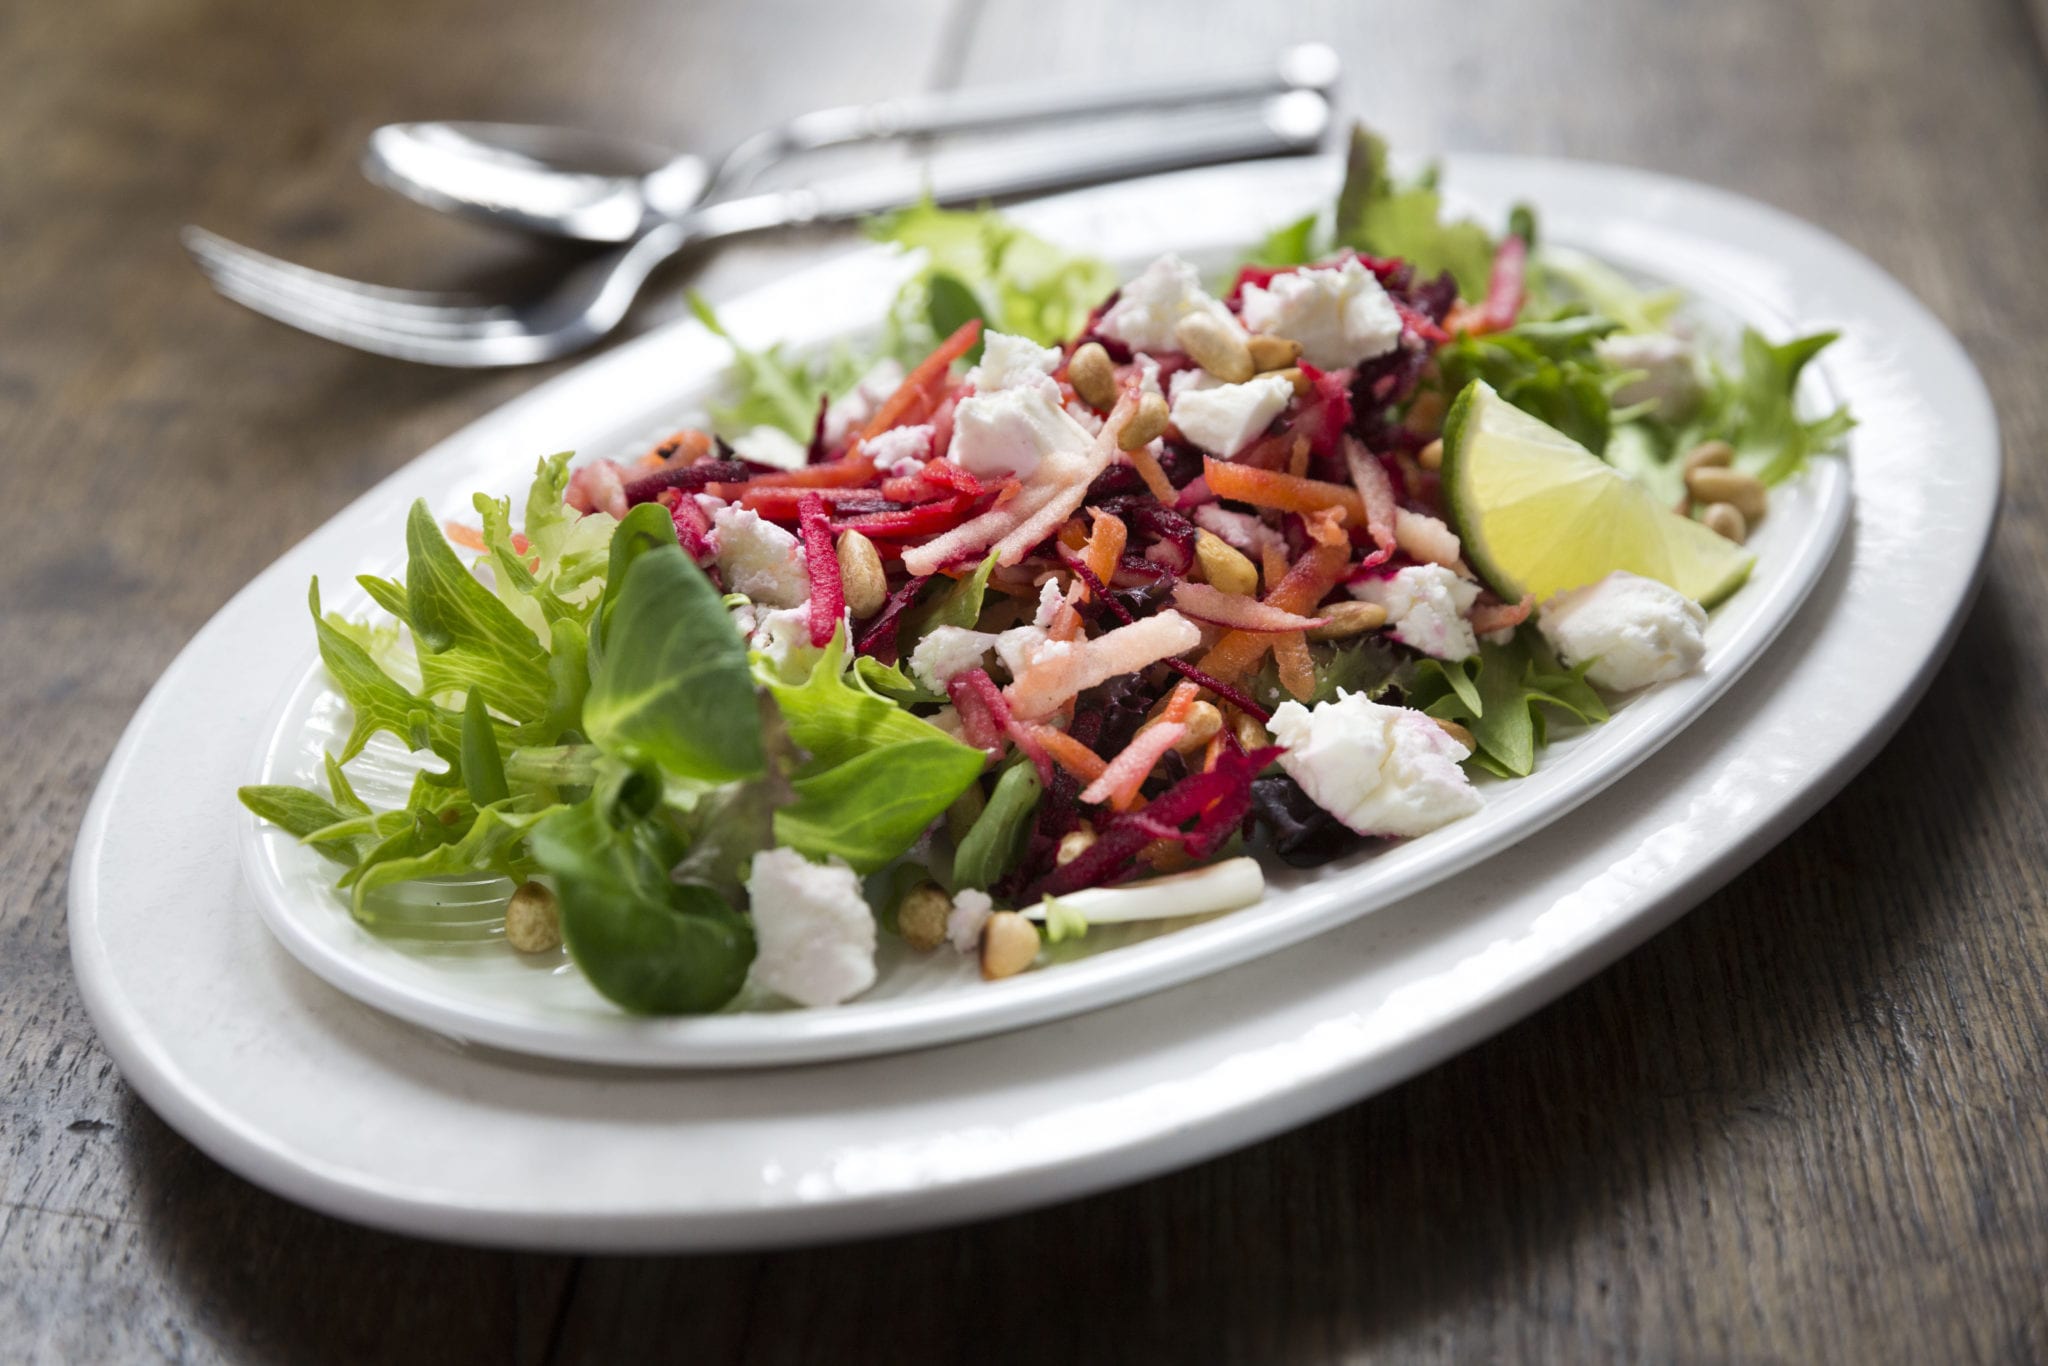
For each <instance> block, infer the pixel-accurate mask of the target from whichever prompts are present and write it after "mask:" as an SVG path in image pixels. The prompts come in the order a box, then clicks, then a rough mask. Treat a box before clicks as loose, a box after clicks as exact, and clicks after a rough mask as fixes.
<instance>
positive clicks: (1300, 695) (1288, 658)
mask: <svg viewBox="0 0 2048 1366" xmlns="http://www.w3.org/2000/svg"><path fill="white" fill-rule="evenodd" d="M1273 662H1274V663H1275V664H1278V665H1279V666H1280V686H1281V687H1283V688H1285V689H1287V691H1288V692H1290V693H1293V694H1294V698H1295V700H1296V701H1298V702H1306V701H1308V698H1309V694H1310V693H1313V692H1314V691H1315V690H1316V670H1315V665H1314V664H1313V663H1312V662H1310V660H1309V657H1308V637H1306V636H1304V635H1302V633H1301V632H1299V631H1288V632H1286V633H1285V634H1283V635H1277V636H1274V637H1273Z"/></svg>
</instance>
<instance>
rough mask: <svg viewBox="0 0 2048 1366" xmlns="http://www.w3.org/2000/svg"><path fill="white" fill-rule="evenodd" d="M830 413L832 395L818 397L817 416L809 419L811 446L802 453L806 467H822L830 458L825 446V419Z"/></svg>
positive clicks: (829, 452)
mask: <svg viewBox="0 0 2048 1366" xmlns="http://www.w3.org/2000/svg"><path fill="white" fill-rule="evenodd" d="M831 411H832V395H830V394H819V395H818V415H817V416H816V417H814V418H812V419H811V444H810V448H809V449H808V450H806V451H805V452H804V463H805V464H806V465H822V464H824V463H825V462H826V461H827V460H829V459H831V458H832V452H831V450H830V448H829V447H827V446H826V444H825V418H826V416H827V415H828V414H830V412H831Z"/></svg>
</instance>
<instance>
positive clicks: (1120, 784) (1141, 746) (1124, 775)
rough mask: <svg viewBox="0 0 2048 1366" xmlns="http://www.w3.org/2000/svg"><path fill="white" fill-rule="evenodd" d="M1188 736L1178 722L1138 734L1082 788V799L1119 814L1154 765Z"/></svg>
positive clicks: (1149, 728)
mask: <svg viewBox="0 0 2048 1366" xmlns="http://www.w3.org/2000/svg"><path fill="white" fill-rule="evenodd" d="M1187 733H1188V728H1187V726H1186V725H1184V724H1183V723H1181V722H1179V721H1162V722H1160V723H1159V724H1158V725H1156V726H1149V727H1147V728H1146V729H1144V730H1141V731H1139V732H1138V733H1137V734H1136V735H1135V736H1133V737H1132V738H1131V742H1130V743H1129V744H1128V745H1125V746H1124V751H1123V753H1121V754H1119V755H1117V756H1116V758H1114V759H1111V760H1110V761H1109V767H1107V768H1105V769H1103V770H1102V775H1101V776H1100V777H1098V778H1097V779H1096V780H1095V781H1094V782H1092V783H1090V784H1089V785H1088V786H1087V787H1086V788H1085V789H1083V791H1082V793H1081V800H1082V801H1084V802H1108V803H1109V804H1110V805H1111V806H1112V807H1114V808H1115V809H1117V810H1118V811H1123V810H1127V809H1129V807H1130V804H1131V803H1132V802H1133V801H1134V800H1135V799H1136V798H1137V795H1138V789H1139V788H1141V787H1143V786H1144V785H1145V779H1146V778H1148V777H1150V776H1151V773H1152V769H1153V767H1154V765H1156V764H1157V763H1158V762H1159V761H1160V760H1161V759H1162V758H1164V757H1165V756H1166V752H1167V751H1168V750H1170V749H1172V748H1173V747H1174V746H1175V745H1177V744H1179V743H1180V739H1181V737H1182V736H1184V735H1186V734H1187Z"/></svg>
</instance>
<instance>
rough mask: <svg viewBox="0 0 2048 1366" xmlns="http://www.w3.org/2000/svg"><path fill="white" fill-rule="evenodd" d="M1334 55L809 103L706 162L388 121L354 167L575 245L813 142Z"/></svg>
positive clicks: (503, 132) (471, 214)
mask: <svg viewBox="0 0 2048 1366" xmlns="http://www.w3.org/2000/svg"><path fill="white" fill-rule="evenodd" d="M1338 71H1339V63H1338V59H1337V54H1336V53H1335V52H1334V51H1333V50H1332V49H1330V48H1329V47H1327V46H1325V45H1323V44H1321V43H1305V44H1302V45H1300V46H1296V47H1291V48H1288V49H1287V50H1286V51H1284V52H1282V53H1281V54H1280V56H1279V57H1278V59H1277V60H1275V61H1273V62H1270V63H1268V64H1267V65H1265V66H1264V67H1261V68H1258V69H1256V70H1251V71H1244V72H1239V73H1231V74H1223V75H1214V74H1211V75H1207V76H1203V77H1199V78H1191V77H1177V78H1171V79H1166V80H1151V81H1123V82H1115V83H1111V82H1105V81H1102V80H1100V79H1089V80H1085V81H1082V80H1065V81H1054V82H1038V83H1036V84H1033V85H1029V86H997V87H976V88H969V89H965V90H956V91H947V92H943V93H940V94H932V95H910V96H902V97H898V98H895V99H890V100H883V101H880V102H878V103H875V104H868V105H859V106H849V107H846V108H839V109H823V110H819V111H817V112H815V113H810V114H805V115H802V116H800V117H798V118H795V119H791V120H790V121H788V122H787V123H784V124H782V125H780V126H778V127H775V128H771V129H767V130H765V131H763V132H761V133H757V134H755V135H754V136H753V137H750V138H748V139H747V140H746V141H744V142H742V143H740V144H739V145H738V146H736V147H734V148H733V149H732V150H731V151H730V152H728V153H727V154H726V155H725V156H724V157H723V158H721V159H719V160H718V161H717V162H716V164H713V163H712V162H710V161H708V160H707V159H705V158H703V157H700V156H697V155H695V154H693V153H687V152H685V153H677V152H674V151H670V150H668V149H666V148H660V147H655V146H652V145H651V144H648V143H644V142H639V141H635V140H629V139H624V138H616V137H609V136H606V135H604V134H599V133H587V132H583V131H581V130H578V129H572V128H558V127H550V126H547V125H539V124H515V123H463V122H446V121H433V122H424V123H392V124H386V125H385V126H383V127H381V128H379V129H377V130H376V131H375V132H373V133H372V134H370V137H369V140H368V143H367V145H366V146H365V148H364V152H363V172H364V174H365V175H367V176H368V177H369V178H370V179H371V180H373V181H375V182H376V183H377V184H380V185H383V186H384V187H386V188H387V189H391V190H393V191H396V192H397V193H399V194H401V195H404V196H405V197H406V198H408V199H411V200H413V201H415V202H417V203H420V204H424V205H426V206H427V207H428V208H431V209H437V210H439V211H441V212H443V213H449V214H454V215H457V216H459V217H463V218H468V219H472V220H475V221H479V222H484V223H490V224H494V225H497V226H500V227H511V228H517V229H520V230H522V231H526V232H531V233H536V234H541V235H546V236H554V237H567V238H573V239H576V240H580V241H587V242H626V241H630V240H632V239H633V238H635V237H638V236H639V235H640V234H641V233H643V232H646V231H647V230H648V229H649V228H652V227H653V226H654V225H655V224H656V223H659V222H661V221H664V220H666V219H670V218H678V217H681V216H682V215H683V214H685V213H687V212H689V211H690V210H691V209H693V208H695V207H697V205H699V204H701V203H703V202H704V201H706V200H708V199H713V198H725V197H728V196H730V195H732V194H736V193H738V192H740V191H742V190H745V189H747V188H748V187H749V186H751V185H752V184H753V183H754V182H755V181H756V180H757V179H758V178H759V176H760V174H761V173H762V172H763V171H765V170H766V169H768V168H769V167H770V166H772V165H774V164H776V163H778V162H780V161H783V160H785V159H787V158H789V157H792V156H797V155H801V154H804V153H809V152H816V151H820V150H823V149H826V148H832V147H845V146H850V145H854V144H857V143H866V142H877V141H883V140H889V139H899V138H916V137H940V136H947V135H952V134H960V133H975V132H990V131H994V130H998V129H1004V130H1007V129H1012V128H1016V127H1020V126H1023V125H1027V124H1039V123H1047V122H1053V121H1065V120H1076V119H1084V118H1092V117H1100V116H1104V115H1112V114H1124V113H1132V112H1138V111H1145V110H1160V111H1163V110H1171V109H1179V108H1185V107H1188V106H1193V105H1211V106H1214V105H1222V104H1227V103H1230V102H1232V101H1247V100H1252V99H1257V98H1261V97H1264V96H1271V95H1280V94H1285V93H1286V92H1288V91H1290V90H1312V91H1315V92H1317V93H1319V94H1327V93H1328V91H1329V90H1330V88H1331V87H1332V86H1333V85H1334V84H1335V83H1336V80H1337V75H1338Z"/></svg>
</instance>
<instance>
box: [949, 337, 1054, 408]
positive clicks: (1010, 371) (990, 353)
mask: <svg viewBox="0 0 2048 1366" xmlns="http://www.w3.org/2000/svg"><path fill="white" fill-rule="evenodd" d="M1059 368H1060V351H1059V348H1058V347H1056V346H1040V345H1039V344H1038V343H1037V342H1035V341H1032V340H1031V339H1030V338H1029V337H1013V336H1011V335H1010V334H1009V333H1007V332H991V333H989V334H988V336H987V338H986V340H985V341H984V343H983V346H982V352H981V364H979V365H977V366H975V367H974V368H973V369H972V370H969V371H968V372H967V382H968V383H969V384H971V385H973V386H974V391H975V392H976V393H978V394H993V393H999V392H1001V391H1002V390H1004V389H1035V388H1042V387H1044V386H1047V385H1052V387H1053V388H1055V389H1057V388H1058V387H1059V386H1058V385H1056V384H1053V378H1052V372H1053V371H1055V370H1057V369H1059Z"/></svg>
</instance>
